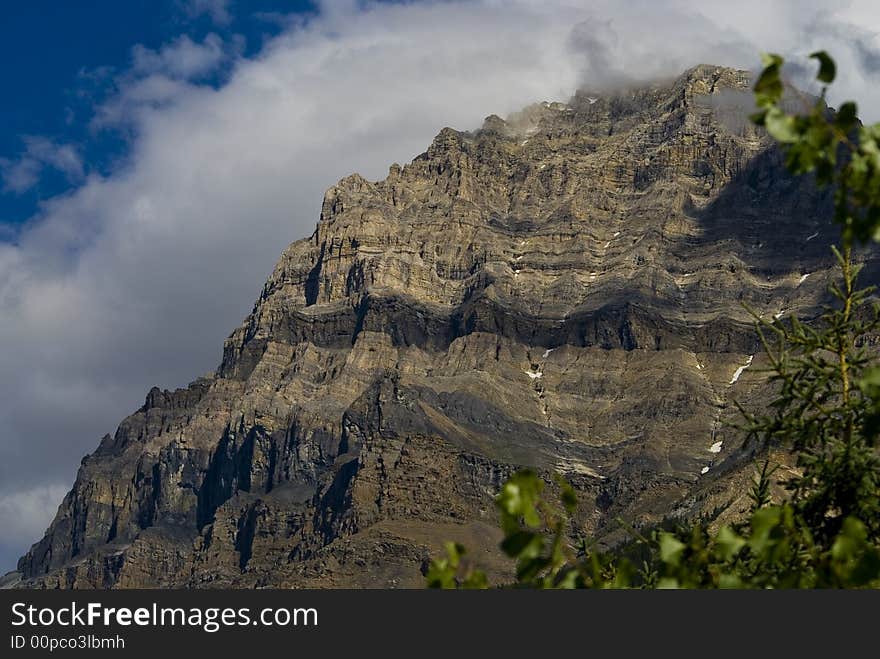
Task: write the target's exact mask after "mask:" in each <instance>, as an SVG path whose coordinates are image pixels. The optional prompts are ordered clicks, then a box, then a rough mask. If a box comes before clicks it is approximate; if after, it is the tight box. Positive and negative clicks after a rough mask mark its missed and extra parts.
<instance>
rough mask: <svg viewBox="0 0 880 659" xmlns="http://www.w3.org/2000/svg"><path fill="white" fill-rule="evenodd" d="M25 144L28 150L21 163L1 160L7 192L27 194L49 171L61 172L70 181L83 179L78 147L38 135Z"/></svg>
mask: <svg viewBox="0 0 880 659" xmlns="http://www.w3.org/2000/svg"><path fill="white" fill-rule="evenodd" d="M22 141H23V142H24V147H25V148H24V151H23V152H22V153H21V155H20V156H19V157H18V158H17V159H15V160H13V159H8V158H0V177H2V179H3V191H4V192H12V193H16V194H19V193H22V192H26V191H27V190H29V189H31V188H32V187H34V186H35V185H36V184H37V183H38V182H39V180H40V176H41V175H42V173H43V171H44V170H45V169H46V168H47V167H48V168H52V169H54V170H56V171H59V172H61V173H62V174H64V176H65V177H66V178H67V179H68V181H71V182H79V181H81V180H82V179H83V177H84V169H83V162H82V159H81V158H80V155H79V152H78V151H77V150H76V148H75V147H74V146H72V145H70V144H57V143H55V142H53V141H51V140H49V139H47V138H45V137H40V136H34V135H25V136H24V137H22Z"/></svg>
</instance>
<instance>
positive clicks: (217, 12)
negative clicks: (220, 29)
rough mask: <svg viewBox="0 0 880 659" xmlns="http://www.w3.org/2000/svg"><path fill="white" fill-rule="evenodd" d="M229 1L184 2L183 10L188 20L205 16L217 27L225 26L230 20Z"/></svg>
mask: <svg viewBox="0 0 880 659" xmlns="http://www.w3.org/2000/svg"><path fill="white" fill-rule="evenodd" d="M231 4H232V3H231V1H230V0H184V2H183V9H184V12H185V13H186V15H187V16H189V17H190V18H198V17H199V16H204V15H207V16H209V17H210V18H211V20H212V21H214V23H216V24H217V25H227V24H228V23H229V22H230V21H231V20H232V15H231V14H230V12H229V6H230V5H231Z"/></svg>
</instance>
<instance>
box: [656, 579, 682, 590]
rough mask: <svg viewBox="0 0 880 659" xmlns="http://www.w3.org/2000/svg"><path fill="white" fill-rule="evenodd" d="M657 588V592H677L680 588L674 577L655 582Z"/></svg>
mask: <svg viewBox="0 0 880 659" xmlns="http://www.w3.org/2000/svg"><path fill="white" fill-rule="evenodd" d="M657 588H658V590H677V589H678V588H681V585H680V584H679V583H678V579H676V578H675V577H662V578H661V579H660V580H659V581H658V582H657Z"/></svg>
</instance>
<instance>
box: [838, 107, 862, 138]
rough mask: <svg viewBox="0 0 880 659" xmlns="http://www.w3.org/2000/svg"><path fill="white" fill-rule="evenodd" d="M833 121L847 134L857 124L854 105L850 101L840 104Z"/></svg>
mask: <svg viewBox="0 0 880 659" xmlns="http://www.w3.org/2000/svg"><path fill="white" fill-rule="evenodd" d="M834 121H835V123H836V124H837V126H838V127H839V128H840V129H841V130H843V131H844V132H848V131H849V130H850V129H852V128H853V127H854V126H855V125H856V124H857V123H858V122H859V117H858V110H857V107H856V104H855V103H853V102H852V101H847V102H846V103H842V104H841V105H840V107H839V108H838V110H837V115H836V116H835V118H834Z"/></svg>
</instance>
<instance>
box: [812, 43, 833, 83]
mask: <svg viewBox="0 0 880 659" xmlns="http://www.w3.org/2000/svg"><path fill="white" fill-rule="evenodd" d="M810 57H811V58H812V59H816V60H819V73H817V74H816V80H818V81H819V82H824V83H825V84H826V85H827V84H830V83H832V82H834V77H835V76H836V75H837V65H836V64H835V63H834V60H833V59H831V56H830V55H829V54H828V53H826V52H825V51H824V50H817V51H816V52H815V53H812V54H811V55H810Z"/></svg>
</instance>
